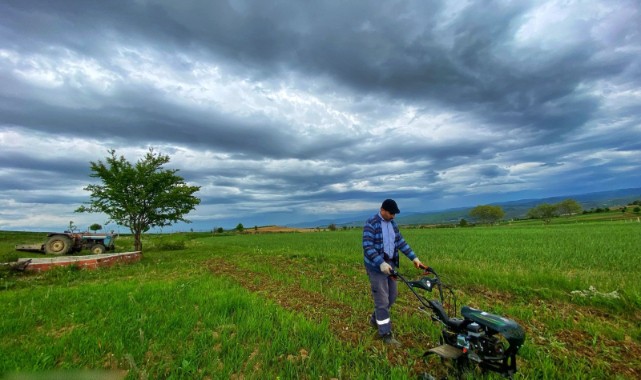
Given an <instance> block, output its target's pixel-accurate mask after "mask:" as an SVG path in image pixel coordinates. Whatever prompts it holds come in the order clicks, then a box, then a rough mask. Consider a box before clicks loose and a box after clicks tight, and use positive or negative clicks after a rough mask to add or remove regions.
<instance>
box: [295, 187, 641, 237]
mask: <svg viewBox="0 0 641 380" xmlns="http://www.w3.org/2000/svg"><path fill="white" fill-rule="evenodd" d="M568 198H570V199H574V200H575V201H577V202H579V203H580V204H581V207H583V209H584V210H590V209H595V208H604V207H612V206H622V205H627V204H629V203H631V202H633V201H635V200H641V187H637V188H629V189H619V190H611V191H600V192H595V193H587V194H573V195H563V196H557V197H550V198H541V199H521V200H517V201H510V202H498V203H492V205H496V206H501V207H502V208H503V211H505V219H518V218H524V217H525V216H526V214H527V212H528V211H529V210H530V209H532V208H533V207H536V206H537V205H540V204H543V203H549V204H554V203H559V202H561V201H562V200H565V199H568ZM472 208H473V207H459V208H451V209H446V210H439V211H431V212H424V213H404V215H403V216H401V215H399V216H398V217H397V218H396V221H397V222H398V223H399V224H445V223H458V222H459V221H460V220H461V219H468V220H469V212H470V210H471V209H472ZM370 216H371V213H366V214H363V215H360V216H358V215H356V216H355V215H352V216H349V217H344V218H340V219H323V220H316V221H310V222H304V223H297V224H295V225H292V227H318V226H322V227H325V226H328V225H329V224H332V223H334V224H336V225H337V226H340V227H343V226H346V227H361V226H362V225H363V222H364V221H365V219H367V218H368V217H370Z"/></svg>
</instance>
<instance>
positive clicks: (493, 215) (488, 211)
mask: <svg viewBox="0 0 641 380" xmlns="http://www.w3.org/2000/svg"><path fill="white" fill-rule="evenodd" d="M620 210H621V212H623V213H625V212H629V211H632V212H633V213H635V214H639V213H641V200H636V201H634V202H632V203H630V204H629V205H627V206H624V207H622V208H620ZM608 211H610V208H605V209H601V208H596V209H591V210H583V207H582V206H581V204H580V203H579V202H577V201H576V200H574V199H565V200H563V201H561V202H559V203H552V204H550V203H542V204H539V205H537V206H535V207H533V208H531V209H530V210H528V212H527V214H526V218H527V219H540V220H542V221H543V222H544V223H546V224H547V223H550V222H551V221H552V219H553V218H557V217H561V216H571V215H577V214H589V213H593V212H595V213H599V212H608ZM469 215H470V217H472V218H473V219H475V220H476V221H478V222H479V223H482V224H495V223H497V222H499V221H501V220H503V218H504V217H505V212H504V211H503V208H501V206H493V205H480V206H476V207H474V208H473V209H472V210H471V211H470V213H469ZM460 225H461V226H462V227H464V226H466V225H468V222H467V221H466V220H465V219H461V221H460Z"/></svg>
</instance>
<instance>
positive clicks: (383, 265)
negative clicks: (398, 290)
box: [379, 262, 392, 276]
mask: <svg viewBox="0 0 641 380" xmlns="http://www.w3.org/2000/svg"><path fill="white" fill-rule="evenodd" d="M379 268H380V269H381V272H383V273H384V274H386V275H388V276H389V275H390V274H392V266H391V265H389V264H388V263H386V262H383V263H381V265H379Z"/></svg>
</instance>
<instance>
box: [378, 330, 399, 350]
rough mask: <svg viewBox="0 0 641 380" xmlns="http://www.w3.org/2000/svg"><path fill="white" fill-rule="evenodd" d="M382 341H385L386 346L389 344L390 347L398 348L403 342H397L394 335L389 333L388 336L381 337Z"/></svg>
mask: <svg viewBox="0 0 641 380" xmlns="http://www.w3.org/2000/svg"><path fill="white" fill-rule="evenodd" d="M381 339H383V343H385V344H387V345H389V346H396V347H400V346H401V342H399V341H398V340H396V339H395V338H394V335H392V333H387V334H385V335H383V336H382V337H381Z"/></svg>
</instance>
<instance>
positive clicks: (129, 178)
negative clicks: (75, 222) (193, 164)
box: [76, 148, 200, 251]
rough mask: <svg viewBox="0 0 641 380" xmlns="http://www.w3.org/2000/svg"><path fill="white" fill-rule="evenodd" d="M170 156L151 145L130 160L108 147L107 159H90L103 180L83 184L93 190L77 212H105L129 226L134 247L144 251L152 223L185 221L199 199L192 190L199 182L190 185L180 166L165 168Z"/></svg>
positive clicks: (97, 176) (92, 168)
mask: <svg viewBox="0 0 641 380" xmlns="http://www.w3.org/2000/svg"><path fill="white" fill-rule="evenodd" d="M168 162H169V156H166V155H163V154H160V153H155V152H154V150H153V149H152V148H150V149H149V151H148V152H147V154H146V155H145V156H144V158H142V159H139V160H138V161H137V162H136V163H135V164H131V163H130V162H129V161H127V160H126V159H125V158H124V157H123V156H120V157H117V156H116V151H115V150H113V149H111V150H109V156H108V157H107V158H106V162H102V161H98V162H93V161H92V162H91V163H90V165H91V171H92V173H91V174H90V177H92V178H98V179H100V180H101V182H102V183H101V184H98V185H88V186H87V187H85V188H84V190H87V191H89V192H90V193H91V196H90V200H89V202H85V204H86V205H87V206H85V205H83V206H80V207H79V208H78V209H77V210H76V212H102V213H104V214H106V215H107V216H109V218H110V219H109V221H114V222H116V223H118V224H120V225H122V226H125V227H128V228H129V229H130V231H131V233H132V234H133V235H134V249H135V250H137V251H142V240H141V237H142V234H143V233H144V232H147V231H149V229H151V228H153V227H166V226H171V225H172V224H173V223H176V222H178V221H183V222H186V223H189V220H187V219H185V218H184V217H185V215H187V214H188V213H189V212H190V211H191V210H193V209H194V208H195V207H196V205H198V204H199V203H200V199H198V198H196V197H195V196H194V195H193V194H194V193H195V192H197V191H198V190H199V189H200V187H199V186H189V185H187V184H186V183H185V181H184V179H183V178H182V177H180V176H178V175H177V174H176V173H177V172H178V170H177V169H164V168H163V165H165V164H166V163H168Z"/></svg>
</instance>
